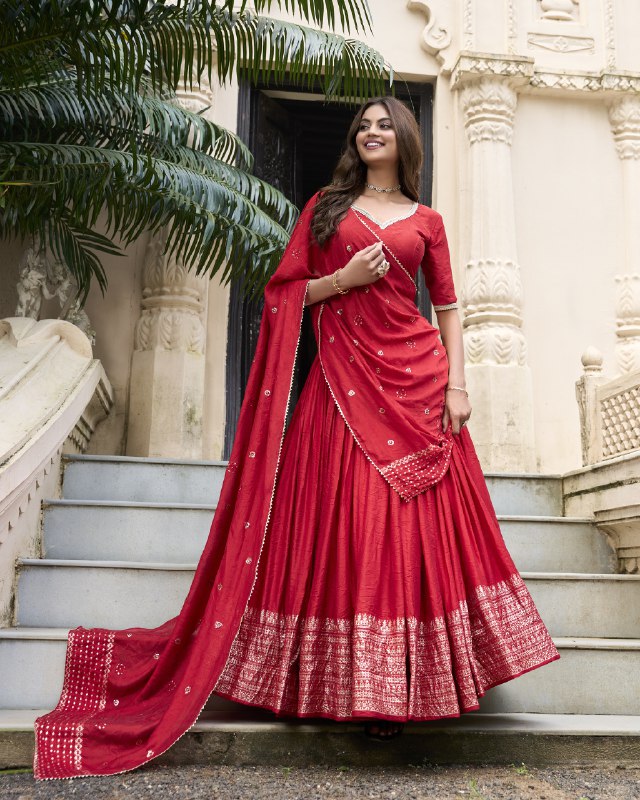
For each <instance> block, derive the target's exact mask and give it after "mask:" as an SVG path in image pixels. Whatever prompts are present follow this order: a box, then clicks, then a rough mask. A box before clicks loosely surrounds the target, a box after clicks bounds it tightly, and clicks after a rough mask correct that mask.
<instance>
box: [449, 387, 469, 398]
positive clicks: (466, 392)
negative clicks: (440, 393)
mask: <svg viewBox="0 0 640 800" xmlns="http://www.w3.org/2000/svg"><path fill="white" fill-rule="evenodd" d="M449 389H457V390H458V391H459V392H464V393H465V394H466V395H467V397H469V392H468V391H467V390H466V389H463V388H462V386H447V391H449Z"/></svg>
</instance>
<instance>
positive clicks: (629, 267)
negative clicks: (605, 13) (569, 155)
mask: <svg viewBox="0 0 640 800" xmlns="http://www.w3.org/2000/svg"><path fill="white" fill-rule="evenodd" d="M609 120H610V122H611V130H612V132H613V137H614V141H615V145H616V149H617V151H618V156H619V158H620V165H621V169H622V183H623V192H624V198H623V203H624V218H623V220H622V235H623V237H624V245H625V246H624V254H625V256H624V258H625V262H624V264H623V265H622V268H623V271H622V272H621V274H619V275H616V276H615V282H616V287H617V290H618V291H617V296H618V297H617V304H616V309H615V311H616V337H617V344H616V356H617V360H618V368H619V370H620V372H621V373H630V372H634V371H637V370H640V96H639V95H634V96H625V95H623V96H622V97H620V98H616V99H615V100H613V101H612V102H611V103H610V104H609Z"/></svg>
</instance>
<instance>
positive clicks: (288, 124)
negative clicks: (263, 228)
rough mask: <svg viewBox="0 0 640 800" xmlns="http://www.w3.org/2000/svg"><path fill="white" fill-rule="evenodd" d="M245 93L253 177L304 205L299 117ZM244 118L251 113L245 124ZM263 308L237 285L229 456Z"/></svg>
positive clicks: (232, 305)
mask: <svg viewBox="0 0 640 800" xmlns="http://www.w3.org/2000/svg"><path fill="white" fill-rule="evenodd" d="M244 94H245V95H246V96H245V104H244V105H245V107H244V108H242V107H241V112H240V113H241V118H240V122H241V125H240V127H243V126H244V128H245V137H244V138H245V140H247V139H248V144H249V147H250V149H251V150H252V152H253V154H254V157H255V165H254V173H255V175H257V176H258V177H259V178H262V179H263V180H265V181H267V182H268V183H270V184H272V185H273V186H275V187H276V188H277V189H279V190H280V191H281V192H282V193H283V194H284V195H285V196H286V197H287V198H289V199H290V200H291V201H292V202H293V203H295V204H296V205H298V206H299V204H300V199H299V189H298V184H299V174H300V170H299V163H298V161H299V156H298V152H297V146H296V139H297V130H296V129H297V124H296V120H295V117H293V116H292V115H291V114H289V112H287V111H286V110H285V108H284V107H283V106H282V105H281V104H279V103H277V102H275V101H274V100H271V99H270V98H269V97H267V96H266V95H265V94H264V93H263V92H256V91H251V90H249V91H248V92H247V91H245V93H244ZM247 101H248V102H247ZM243 114H244V115H246V118H245V119H244V120H243V119H242V115H243ZM247 129H248V133H249V136H248V137H247V136H246V132H247ZM263 305H264V301H263V299H262V298H261V299H259V300H248V299H247V298H246V297H244V295H243V292H242V290H241V288H240V287H239V286H238V285H237V284H232V286H231V292H230V300H229V328H228V345H227V370H226V372H227V374H226V383H227V410H226V430H225V458H228V456H229V453H230V451H231V445H232V444H233V439H234V437H235V432H236V427H237V422H238V414H239V413H240V406H241V405H242V398H243V396H244V390H245V387H246V385H247V380H248V378H249V371H250V369H251V362H252V361H253V354H254V352H255V348H256V344H257V341H258V333H259V331H260V319H261V316H262V308H263Z"/></svg>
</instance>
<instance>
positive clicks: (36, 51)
mask: <svg viewBox="0 0 640 800" xmlns="http://www.w3.org/2000/svg"><path fill="white" fill-rule="evenodd" d="M336 3H337V6H338V8H339V9H340V8H341V9H342V11H341V13H342V14H344V15H345V20H347V21H348V20H351V19H352V18H353V15H354V13H355V12H356V10H357V9H358V8H361V7H362V3H361V1H360V0H336ZM277 4H278V5H280V6H284V7H286V8H287V9H288V10H291V9H297V10H300V11H301V12H302V13H303V15H304V16H307V17H310V18H311V19H313V20H316V21H317V20H318V19H324V16H325V15H326V14H328V15H330V14H332V13H333V12H332V11H329V10H328V9H329V8H330V6H331V5H332V4H331V3H326V2H320V0H295V2H294V0H282V2H279V3H277ZM4 5H6V6H7V7H9V8H10V9H11V8H14V7H18V6H19V7H20V8H22V9H24V8H29V12H30V14H32V15H33V14H35V13H36V11H37V12H39V13H40V15H41V24H40V25H39V26H37V27H34V26H33V25H28V24H24V25H18V26H17V28H16V31H17V35H14V38H13V39H12V40H11V39H8V38H7V34H6V33H5V34H2V33H1V31H0V73H6V74H8V75H12V74H15V72H16V70H18V68H19V67H24V66H26V64H25V58H26V59H28V63H29V64H30V65H31V67H30V68H31V70H32V72H33V75H34V78H35V77H36V76H37V75H38V74H40V73H43V70H42V69H38V68H37V66H36V65H38V64H40V65H42V62H43V61H44V62H45V63H51V64H55V65H57V66H61V65H62V64H63V63H65V64H71V65H73V66H74V67H75V69H76V71H77V75H78V86H79V91H94V92H99V91H101V90H102V89H103V88H104V87H105V86H106V85H110V86H111V87H115V86H118V87H120V89H122V90H124V89H125V88H127V89H128V90H133V91H137V90H138V88H139V87H140V84H141V82H142V80H143V78H144V76H145V74H147V73H148V74H149V76H150V79H151V82H152V85H153V88H154V91H161V90H162V89H164V88H169V89H171V90H172V91H175V90H176V89H177V87H178V86H179V84H180V82H181V80H182V79H183V77H184V79H185V81H186V83H187V85H189V86H193V81H194V78H195V79H196V80H198V79H199V78H200V76H201V75H202V74H203V73H204V72H205V71H206V72H207V74H208V77H209V79H210V80H212V77H213V72H214V71H215V72H216V75H217V78H218V80H220V81H222V82H225V81H228V80H229V79H230V78H232V77H234V76H235V75H237V74H238V71H241V70H246V69H249V71H250V74H256V69H257V68H258V65H259V74H266V73H273V74H274V75H275V76H276V77H279V76H280V77H281V76H283V75H284V74H286V75H287V79H288V80H290V81H292V82H294V83H300V84H304V83H305V81H306V80H307V78H308V71H309V70H314V69H318V70H320V71H321V72H323V73H325V74H334V73H336V72H339V73H340V75H341V80H342V81H343V83H344V94H345V95H346V96H347V97H349V98H352V97H356V96H367V95H368V94H370V93H371V90H372V87H373V88H374V91H375V90H378V91H379V89H380V87H381V86H382V84H383V81H384V76H385V75H386V73H387V67H386V65H385V63H384V60H383V59H382V57H381V56H380V54H379V53H377V52H376V51H375V50H373V49H371V48H367V47H366V46H365V45H362V44H361V45H360V46H359V47H354V46H353V44H352V43H350V40H345V38H344V37H342V36H338V35H337V34H335V33H329V32H325V31H317V30H314V29H311V28H304V27H301V26H299V25H296V24H295V23H291V22H283V21H280V20H274V19H270V18H268V17H262V16H260V15H257V14H255V13H253V12H252V11H249V10H246V9H244V10H243V11H242V12H241V13H234V12H232V11H230V10H229V4H228V3H224V4H223V5H222V6H220V5H218V4H216V3H212V2H210V1H209V0H198V2H196V0H187V2H184V0H181V1H180V2H177V3H176V4H174V5H167V4H165V3H164V2H155V3H154V2H150V0H141V2H140V3H139V4H130V3H128V2H126V1H125V0H112V2H110V3H107V2H106V0H100V1H99V2H95V3H89V2H88V0H58V2H56V3H50V2H49V0H23V2H20V0H6V2H5V4H3V5H1V6H0V8H2V7H4ZM258 5H259V6H260V7H269V6H271V5H273V3H267V2H263V3H259V4H258ZM365 5H366V4H365ZM101 6H103V7H104V9H105V13H103V14H99V13H97V10H96V9H97V8H99V7H101ZM87 7H90V8H91V12H89V10H88V9H87ZM107 9H108V12H109V14H108V15H107V14H106V10H107ZM141 9H143V10H144V13H142V10H141ZM323 9H324V11H323ZM4 16H5V18H6V19H7V23H9V19H11V20H14V19H15V18H19V17H20V14H18V13H14V14H5V15H4ZM27 16H28V15H27ZM356 16H357V15H356ZM79 21H81V22H82V24H81V25H80V24H78V22H79ZM2 22H3V20H2V16H1V15H0V24H1V23H2ZM214 46H215V52H214ZM18 71H19V70H18ZM44 73H45V74H46V70H44ZM9 85H11V84H10V83H9ZM330 85H335V81H334V82H331V84H330ZM336 96H339V95H337V94H336Z"/></svg>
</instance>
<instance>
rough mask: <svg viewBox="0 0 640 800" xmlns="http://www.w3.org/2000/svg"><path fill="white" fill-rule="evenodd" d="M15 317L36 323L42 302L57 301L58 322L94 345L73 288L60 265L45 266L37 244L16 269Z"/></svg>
mask: <svg viewBox="0 0 640 800" xmlns="http://www.w3.org/2000/svg"><path fill="white" fill-rule="evenodd" d="M17 290H18V304H17V306H16V312H15V315H16V317H31V318H32V319H38V318H39V316H40V309H41V306H42V301H43V299H46V300H53V299H54V298H57V299H58V303H59V304H60V312H59V314H58V317H59V319H64V320H67V322H71V323H73V324H74V325H76V326H77V327H78V328H80V330H81V331H82V332H83V333H84V334H86V336H87V338H88V339H89V340H90V341H91V344H95V338H96V333H95V331H94V330H93V329H92V327H91V320H90V319H89V316H88V315H87V312H86V311H85V310H84V308H83V307H82V305H81V303H80V299H79V297H78V294H77V287H76V285H75V283H74V280H73V277H72V275H71V273H70V272H69V270H68V268H67V266H66V265H65V264H64V263H63V262H62V261H53V262H47V261H46V259H45V258H44V256H43V255H42V253H41V251H40V249H39V247H38V245H37V244H34V245H33V246H32V247H30V248H29V249H28V250H27V252H26V254H25V258H24V264H23V265H22V267H21V269H20V280H19V281H18V286H17Z"/></svg>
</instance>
